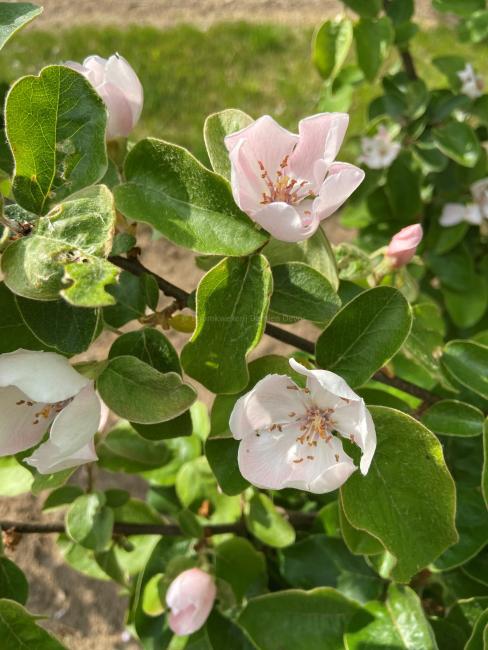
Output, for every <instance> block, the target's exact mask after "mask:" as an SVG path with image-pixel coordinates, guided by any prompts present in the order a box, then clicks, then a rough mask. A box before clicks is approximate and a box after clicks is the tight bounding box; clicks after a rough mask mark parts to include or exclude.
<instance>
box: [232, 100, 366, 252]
mask: <svg viewBox="0 0 488 650" xmlns="http://www.w3.org/2000/svg"><path fill="white" fill-rule="evenodd" d="M348 123H349V116H348V115H347V114H346V113H320V114H318V115H312V116H311V117H307V118H306V119H304V120H301V121H300V123H299V125H298V132H299V134H298V135H296V134H295V133H290V131H287V130H286V129H284V128H283V127H282V126H280V125H279V124H278V123H277V122H275V121H274V120H273V118H272V117H270V116H269V115H264V116H263V117H260V118H259V119H258V120H256V121H255V122H253V123H252V124H251V125H250V126H248V127H246V128H244V129H242V130H241V131H237V132H236V133H232V134H230V135H228V136H227V137H226V138H225V145H226V147H227V150H228V151H229V158H230V162H231V168H232V171H231V184H232V194H233V196H234V200H235V202H236V203H237V205H238V206H239V207H240V209H241V210H243V212H245V213H246V214H248V215H249V217H250V218H251V219H252V220H253V221H255V222H256V223H258V224H259V225H260V226H261V227H262V228H264V229H265V230H267V231H268V232H269V233H270V234H271V235H273V237H275V238H276V239H280V240H281V241H286V242H298V241H303V240H304V239H308V238H309V237H311V236H312V235H313V234H314V232H315V231H316V230H317V228H318V227H319V224H320V222H321V221H322V220H323V219H326V218H327V217H329V216H330V215H331V214H333V213H334V212H335V211H336V210H337V209H338V208H340V206H341V205H342V204H343V203H344V201H346V199H348V198H349V196H350V195H351V194H352V193H353V192H354V190H355V189H356V188H357V187H358V186H359V185H360V184H361V183H362V181H363V179H364V172H363V170H362V169H359V168H358V167H355V166H354V165H350V164H348V163H343V162H337V161H336V160H335V158H336V155H337V153H338V151H339V149H340V147H341V144H342V141H343V139H344V135H345V133H346V130H347V126H348Z"/></svg>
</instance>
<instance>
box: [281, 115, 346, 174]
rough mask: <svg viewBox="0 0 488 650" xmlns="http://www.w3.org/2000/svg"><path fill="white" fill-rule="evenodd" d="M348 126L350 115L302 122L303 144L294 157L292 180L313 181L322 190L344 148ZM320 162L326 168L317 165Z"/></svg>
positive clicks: (300, 144)
mask: <svg viewBox="0 0 488 650" xmlns="http://www.w3.org/2000/svg"><path fill="white" fill-rule="evenodd" d="M348 124H349V115H348V114H347V113H320V114H318V115H312V116H311V117H307V118H306V119H304V120H301V121H300V123H299V125H298V130H299V141H298V144H297V146H296V148H295V150H294V152H293V154H292V156H291V157H290V165H289V167H290V173H291V176H293V177H294V178H299V179H307V180H310V181H311V180H313V181H314V182H315V184H316V185H317V186H318V187H319V186H320V184H321V183H322V182H323V180H324V177H325V173H326V171H327V167H328V166H329V165H330V164H331V163H332V162H333V161H334V160H335V158H336V156H337V153H338V152H339V149H340V148H341V145H342V141H343V140H344V136H345V134H346V131H347V126H348ZM318 161H323V162H324V163H325V164H321V165H317V164H316V163H317V162H318Z"/></svg>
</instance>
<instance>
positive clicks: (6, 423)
mask: <svg viewBox="0 0 488 650" xmlns="http://www.w3.org/2000/svg"><path fill="white" fill-rule="evenodd" d="M43 409H46V404H42V403H41V404H40V403H38V402H34V403H32V402H30V404H29V397H28V396H27V395H26V394H25V393H23V392H22V391H20V390H19V389H18V388H16V387H15V386H7V387H5V388H0V413H1V417H0V456H9V455H11V454H17V453H18V452H19V451H24V450H25V449H30V448H31V447H33V446H34V445H36V444H37V443H38V442H40V441H41V440H42V438H43V436H44V434H45V433H46V431H47V430H48V428H49V425H50V424H51V422H52V421H53V419H54V416H55V415H56V412H55V411H54V410H51V409H50V408H49V406H47V409H48V410H46V411H45V414H46V416H47V417H45V416H44V415H42V414H41V415H40V412H41V411H42V410H43Z"/></svg>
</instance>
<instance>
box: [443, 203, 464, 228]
mask: <svg viewBox="0 0 488 650" xmlns="http://www.w3.org/2000/svg"><path fill="white" fill-rule="evenodd" d="M465 211H466V206H464V205H461V204H460V203H447V204H446V205H445V206H444V209H443V210H442V214H441V218H440V219H439V223H440V224H441V226H444V227H449V226H455V225H457V224H458V223H461V222H462V221H464V213H465Z"/></svg>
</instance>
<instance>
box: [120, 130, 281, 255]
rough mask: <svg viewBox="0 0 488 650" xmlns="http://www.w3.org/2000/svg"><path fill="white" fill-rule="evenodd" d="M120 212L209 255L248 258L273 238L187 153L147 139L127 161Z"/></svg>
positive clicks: (218, 179) (220, 180)
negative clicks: (257, 227)
mask: <svg viewBox="0 0 488 650" xmlns="http://www.w3.org/2000/svg"><path fill="white" fill-rule="evenodd" d="M125 177H126V180H127V182H126V183H123V184H122V185H119V186H117V187H116V188H115V198H116V204H117V209H118V210H120V211H121V212H122V214H124V215H125V216H126V217H127V218H128V219H135V220H136V221H144V222H146V223H149V224H151V225H152V226H154V227H155V228H156V230H158V231H159V232H160V233H161V234H162V235H164V237H166V238H167V239H169V240H170V241H172V242H173V243H174V244H177V245H178V246H183V247H185V248H189V249H191V250H194V251H196V252H198V253H205V254H210V255H248V254H249V253H252V252H253V251H255V250H256V249H257V248H259V247H260V246H262V245H263V244H264V243H265V242H266V241H267V238H268V236H267V235H266V233H263V232H260V231H258V230H257V229H256V227H255V225H254V224H253V222H252V221H251V220H250V219H249V218H248V217H247V216H246V215H245V214H244V213H243V212H241V211H240V210H239V208H238V207H237V206H236V204H235V202H234V199H233V198H232V193H231V191H230V187H229V184H228V182H227V181H226V180H225V179H223V178H222V176H220V175H219V174H215V173H214V172H211V171H209V170H208V169H206V168H205V167H203V166H202V165H201V164H200V163H199V162H198V161H197V159H196V158H194V157H193V156H192V155H191V154H190V153H189V152H188V151H186V149H182V148H181V147H178V146H177V145H173V144H169V143H167V142H163V141H162V140H156V139H153V138H147V139H146V140H142V141H141V142H139V143H138V144H136V146H135V147H134V148H133V149H132V150H131V151H130V153H129V155H128V156H127V158H126V161H125Z"/></svg>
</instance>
